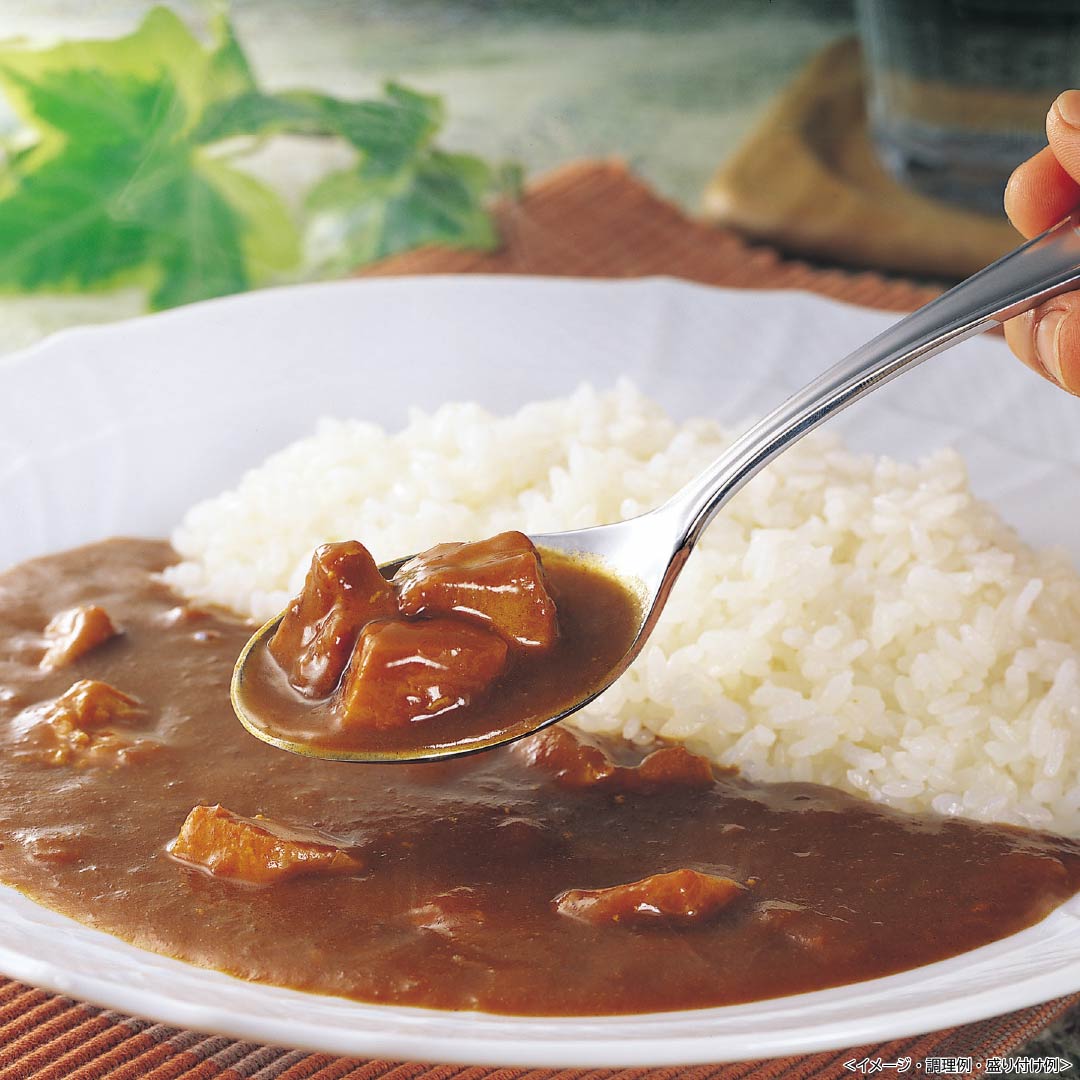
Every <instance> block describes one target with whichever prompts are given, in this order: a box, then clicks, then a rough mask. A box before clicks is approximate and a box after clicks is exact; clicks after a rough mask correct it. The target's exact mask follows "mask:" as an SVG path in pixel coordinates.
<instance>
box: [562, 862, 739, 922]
mask: <svg viewBox="0 0 1080 1080" xmlns="http://www.w3.org/2000/svg"><path fill="white" fill-rule="evenodd" d="M747 891H748V890H747V888H746V886H745V885H742V884H740V883H739V882H737V881H733V880H732V879H731V878H728V877H716V876H714V875H713V874H702V873H699V872H698V871H697V870H674V871H672V872H671V873H670V874H653V875H652V876H651V877H647V878H642V880H641V881H631V882H629V883H628V884H626V885H613V886H612V887H611V888H609V889H567V890H566V892H563V893H560V894H559V895H558V896H556V897H555V899H554V901H553V903H554V905H555V908H556V910H557V911H558V912H559V914H560V915H568V916H570V917H571V918H573V919H581V920H582V921H584V922H589V923H593V924H595V925H598V926H599V925H603V924H606V923H618V924H620V925H624V926H635V925H643V924H649V923H659V922H666V923H672V924H676V925H682V926H688V925H693V924H696V923H704V922H708V921H709V920H710V919H712V918H714V917H715V916H716V915H718V914H719V913H720V912H721V911H724V910H725V909H726V908H728V907H730V906H731V905H732V904H733V903H734V902H735V901H736V900H738V899H739V898H740V897H742V896H743V895H745V894H746V892H747Z"/></svg>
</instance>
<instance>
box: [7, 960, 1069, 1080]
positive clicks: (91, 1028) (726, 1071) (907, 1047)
mask: <svg viewBox="0 0 1080 1080" xmlns="http://www.w3.org/2000/svg"><path fill="white" fill-rule="evenodd" d="M1078 1001H1080V994H1074V995H1072V996H1071V997H1067V998H1058V999H1057V1000H1055V1001H1051V1002H1048V1003H1047V1004H1045V1005H1040V1006H1038V1007H1037V1008H1034V1009H1023V1010H1021V1011H1020V1012H1016V1013H1012V1014H1010V1015H1008V1016H1003V1017H998V1018H996V1019H992V1020H985V1021H983V1022H981V1023H978V1024H969V1025H966V1026H965V1027H958V1028H949V1029H947V1030H945V1031H939V1032H935V1033H933V1034H930V1035H922V1036H917V1037H915V1038H910V1039H896V1040H894V1041H892V1042H888V1043H883V1044H882V1045H880V1046H860V1047H855V1048H853V1049H850V1050H842V1051H830V1052H827V1053H823V1054H810V1055H808V1056H806V1057H800V1058H777V1059H774V1060H771V1061H758V1062H743V1063H740V1064H733V1065H698V1066H678V1067H672V1068H667V1069H590V1070H588V1071H584V1070H565V1069H524V1068H519V1069H511V1068H504V1069H498V1068H487V1067H483V1066H475V1065H473V1066H466V1065H424V1064H420V1063H418V1062H412V1063H409V1062H393V1061H357V1060H354V1059H352V1058H339V1057H331V1056H329V1055H327V1054H308V1053H304V1052H303V1051H300V1050H289V1049H285V1048H280V1047H273V1046H259V1045H257V1044H256V1043H248V1042H239V1041H237V1040H235V1039H229V1038H227V1037H225V1036H222V1035H200V1034H197V1033H196V1032H194V1031H181V1030H179V1029H177V1028H173V1027H168V1026H167V1025H165V1024H155V1023H153V1022H152V1021H149V1020H139V1019H135V1018H133V1017H130V1016H123V1015H121V1014H120V1013H115V1012H112V1011H110V1010H108V1009H99V1008H96V1007H94V1006H92V1005H86V1004H82V1003H80V1002H75V1001H72V1000H71V999H70V998H65V997H58V996H55V995H50V994H48V993H46V992H45V991H44V990H35V989H32V988H30V987H27V986H23V985H22V984H21V983H16V982H11V981H10V980H6V979H0V1080H60V1078H64V1080H135V1078H145V1080H216V1078H223V1080H377V1078H378V1080H450V1078H451V1077H453V1078H456V1080H571V1078H574V1080H608V1078H610V1080H639V1078H646V1077H648V1078H649V1080H669V1078H674V1077H685V1078H686V1080H781V1078H783V1080H838V1078H839V1077H845V1076H854V1075H856V1074H855V1073H853V1072H852V1071H850V1070H848V1069H845V1068H844V1062H845V1061H851V1060H855V1061H863V1060H864V1059H871V1060H878V1059H880V1060H881V1061H887V1062H896V1061H897V1060H898V1059H900V1058H904V1057H907V1058H910V1059H911V1061H912V1066H911V1069H910V1074H911V1075H912V1076H918V1075H920V1074H925V1070H923V1069H921V1068H919V1067H918V1066H917V1063H919V1062H924V1061H925V1060H926V1059H927V1058H928V1057H931V1056H934V1057H972V1058H974V1059H975V1062H982V1061H983V1060H985V1059H986V1058H988V1057H1002V1056H1004V1055H1006V1054H1009V1053H1011V1052H1012V1051H1014V1050H1016V1049H1017V1048H1019V1047H1021V1046H1023V1045H1024V1044H1025V1043H1026V1042H1027V1041H1028V1040H1029V1039H1031V1038H1032V1037H1033V1036H1034V1035H1036V1034H1038V1033H1039V1032H1040V1031H1042V1030H1043V1029H1044V1028H1045V1027H1046V1026H1047V1025H1048V1024H1051V1023H1052V1022H1053V1021H1054V1020H1056V1019H1058V1017H1060V1016H1061V1015H1062V1014H1063V1013H1065V1012H1066V1011H1067V1010H1068V1009H1070V1008H1072V1007H1073V1006H1074V1005H1076V1004H1077V1002H1078ZM283 1034H284V1033H283ZM981 1073H982V1070H981V1069H979V1068H977V1067H976V1068H974V1069H973V1070H972V1071H971V1072H970V1073H969V1072H968V1071H966V1070H964V1071H963V1072H961V1073H959V1074H954V1075H961V1076H967V1075H971V1076H975V1075H981Z"/></svg>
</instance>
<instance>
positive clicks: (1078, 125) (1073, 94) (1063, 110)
mask: <svg viewBox="0 0 1080 1080" xmlns="http://www.w3.org/2000/svg"><path fill="white" fill-rule="evenodd" d="M1054 113H1057V115H1058V117H1059V118H1060V119H1061V121H1062V122H1063V123H1064V124H1065V126H1066V127H1070V128H1072V129H1074V130H1075V131H1076V132H1077V134H1080V90H1064V91H1062V92H1061V93H1060V94H1058V96H1057V97H1056V98H1055V99H1054V104H1053V105H1051V106H1050V111H1049V113H1047V117H1046V121H1047V128H1048V129H1049V126H1050V122H1051V117H1052V116H1053V114H1054ZM1048 134H1049V131H1048Z"/></svg>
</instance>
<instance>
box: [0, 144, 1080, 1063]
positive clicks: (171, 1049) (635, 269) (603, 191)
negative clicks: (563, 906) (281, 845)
mask: <svg viewBox="0 0 1080 1080" xmlns="http://www.w3.org/2000/svg"><path fill="white" fill-rule="evenodd" d="M497 212H498V217H499V224H500V228H501V230H502V234H503V236H504V239H505V243H504V246H503V247H502V248H501V249H500V250H499V251H496V252H491V253H476V252H467V251H443V250H436V249H428V250H423V251H417V252H411V253H409V254H407V255H401V256H397V257H395V258H392V259H389V260H387V261H385V262H384V263H382V264H380V265H378V266H376V267H372V268H367V269H366V270H365V271H363V273H364V274H367V275H375V274H383V275H386V274H425V273H427V274H434V273H440V274H445V273H516V274H551V275H558V276H574V277H608V278H626V277H639V276H647V275H670V276H674V277H680V278H685V279H687V280H690V281H698V282H703V283H706V284H710V285H724V286H728V287H732V288H754V289H805V290H808V291H811V292H816V293H820V294H822V295H824V296H830V297H833V298H835V299H837V300H846V301H848V302H850V303H855V304H863V305H867V306H871V307H877V308H884V309H888V310H895V311H903V310H910V309H912V308H914V307H917V306H919V305H921V304H923V303H925V302H926V301H927V300H930V299H932V298H933V296H934V295H936V293H937V291H938V290H937V289H935V288H932V287H929V286H923V285H917V284H914V283H912V282H909V281H898V280H890V279H888V278H886V277H883V276H881V275H879V274H874V273H861V274H849V273H844V272H841V271H833V270H818V269H815V268H813V267H811V266H809V265H807V264H805V263H800V262H795V261H792V260H787V259H783V258H781V257H780V256H779V255H778V254H777V253H776V252H775V251H773V250H771V249H769V248H764V247H754V246H751V245H749V244H747V243H746V242H745V241H743V240H742V239H740V238H739V237H738V236H737V235H736V234H734V233H732V232H729V231H726V230H724V229H719V228H713V227H709V226H704V225H701V224H698V223H695V222H693V221H691V220H689V219H688V218H686V217H685V216H684V215H683V214H682V213H680V212H679V211H678V210H677V209H675V208H674V207H673V206H671V205H670V204H668V203H666V202H664V201H663V200H661V199H659V198H658V197H657V196H656V195H655V194H654V193H653V192H652V191H650V190H649V188H647V187H646V186H645V185H644V184H642V183H641V182H640V181H638V180H636V179H635V178H634V177H633V176H632V175H631V174H630V173H629V172H628V171H627V169H626V168H625V166H623V165H622V164H620V163H618V162H586V163H582V164H577V165H572V166H568V167H567V168H564V169H561V170H559V171H558V172H556V173H554V174H552V175H550V176H548V177H546V178H545V179H543V180H541V181H540V182H539V183H537V184H535V185H534V186H533V187H532V188H530V190H529V192H528V193H527V195H526V196H525V198H524V199H522V200H521V201H520V202H515V203H511V204H505V205H503V206H501V207H500V208H498V211H497ZM1078 1003H1080V994H1078V995H1074V996H1072V997H1068V998H1061V999H1058V1000H1056V1001H1051V1002H1049V1003H1047V1004H1045V1005H1041V1006H1038V1007H1036V1008H1031V1009H1023V1010H1021V1011H1020V1012H1016V1013H1012V1014H1010V1015H1008V1016H1003V1017H998V1018H996V1019H993V1020H986V1021H983V1022H981V1023H977V1024H970V1025H967V1026H965V1027H959V1028H951V1029H949V1030H946V1031H939V1032H935V1033H933V1034H929V1035H923V1036H919V1037H916V1038H911V1039H900V1040H896V1041H893V1042H889V1043H886V1044H884V1045H881V1046H863V1047H857V1048H853V1049H849V1050H845V1051H842V1052H839V1051H838V1052H831V1053H824V1054H812V1055H808V1056H805V1057H800V1058H782V1059H776V1060H772V1061H762V1062H744V1063H742V1064H739V1065H710V1066H701V1067H697V1068H669V1069H656V1070H641V1069H619V1070H589V1071H588V1072H584V1071H573V1070H550V1069H534V1070H529V1069H490V1068H485V1067H465V1066H457V1065H424V1064H419V1063H402V1062H387V1061H355V1060H352V1059H349V1058H337V1057H330V1056H327V1055H324V1054H309V1053H305V1052H303V1051H299V1050H291V1049H282V1048H279V1047H271V1046H258V1045H255V1044H252V1043H246V1042H239V1041H236V1040H233V1039H229V1038H226V1037H224V1036H216V1035H205V1034H200V1033H198V1032H193V1031H181V1030H178V1029H176V1028H171V1027H168V1026H166V1025H164V1024H157V1023H154V1022H153V1021H151V1020H143V1019H138V1018H135V1017H131V1016H125V1015H121V1014H119V1013H116V1012H112V1011H111V1010H107V1009H100V1008H97V1007H94V1006H91V1005H87V1004H85V1003H80V1002H76V1001H72V1000H71V999H69V998H66V997H62V996H59V995H55V994H50V993H48V992H46V991H44V990H40V989H34V988H32V987H27V986H23V985H21V984H19V983H16V982H12V981H10V980H5V979H2V978H0V1080H60V1078H64V1080H103V1078H107V1080H136V1078H139V1080H142V1078H146V1080H216V1078H226V1080H241V1078H243V1080H390V1078H392V1080H450V1078H451V1077H454V1078H457V1080H554V1078H558V1080H571V1078H573V1080H586V1078H587V1080H608V1078H611V1080H615V1078H618V1080H638V1078H642V1077H650V1078H652V1080H669V1078H674V1077H686V1078H688V1080H735V1078H741V1080H779V1078H781V1077H783V1078H785V1080H787V1078H791V1080H819V1078H820V1080H825V1078H829V1080H837V1078H839V1077H845V1076H853V1075H857V1072H853V1071H852V1070H851V1069H850V1068H845V1066H844V1063H845V1062H864V1063H869V1064H867V1065H865V1066H864V1071H866V1070H869V1071H870V1072H874V1071H881V1070H882V1069H885V1068H886V1066H885V1065H884V1064H882V1065H880V1066H878V1067H877V1069H875V1067H874V1065H873V1063H874V1062H881V1063H892V1068H891V1069H889V1070H887V1071H889V1072H896V1071H897V1069H896V1064H895V1063H896V1062H898V1061H902V1060H903V1059H905V1058H910V1059H911V1065H910V1069H909V1072H910V1074H911V1075H920V1074H922V1075H926V1074H927V1070H925V1069H922V1068H920V1067H919V1065H920V1063H922V1062H925V1061H926V1059H928V1058H931V1057H937V1058H942V1059H955V1058H965V1057H971V1058H973V1059H974V1062H976V1063H978V1062H981V1061H983V1060H985V1059H987V1058H992V1057H1000V1056H1003V1055H1006V1054H1009V1053H1011V1052H1012V1051H1014V1050H1016V1049H1018V1048H1019V1047H1021V1046H1023V1045H1024V1044H1025V1043H1027V1042H1028V1041H1029V1040H1030V1039H1031V1038H1032V1037H1033V1036H1034V1035H1036V1034H1038V1033H1039V1032H1040V1031H1042V1030H1044V1029H1045V1028H1046V1027H1047V1026H1048V1025H1049V1024H1051V1023H1052V1022H1053V1021H1054V1020H1056V1019H1058V1018H1059V1017H1060V1016H1062V1015H1063V1014H1064V1013H1065V1012H1066V1011H1068V1010H1069V1009H1070V1008H1072V1007H1074V1006H1075V1005H1077V1004H1078ZM287 1039H288V1031H287V1030H283V1031H282V1040H283V1041H287ZM950 1075H953V1076H958V1075H959V1076H964V1075H972V1076H981V1075H984V1070H982V1069H978V1068H973V1070H972V1071H971V1072H970V1074H969V1073H968V1072H967V1071H966V1070H956V1069H955V1068H954V1069H953V1071H952V1072H951V1074H950Z"/></svg>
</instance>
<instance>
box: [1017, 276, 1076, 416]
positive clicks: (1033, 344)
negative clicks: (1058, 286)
mask: <svg viewBox="0 0 1080 1080" xmlns="http://www.w3.org/2000/svg"><path fill="white" fill-rule="evenodd" d="M1005 340H1006V341H1008V343H1009V347H1010V348H1011V349H1012V351H1013V352H1014V353H1016V355H1017V356H1018V357H1019V358H1020V359H1021V360H1023V362H1024V363H1025V364H1027V365H1028V367H1030V368H1033V369H1034V370H1035V371H1037V372H1038V373H1039V374H1040V375H1042V376H1044V377H1045V378H1048V379H1050V381H1051V382H1055V383H1057V384H1058V386H1061V387H1063V388H1064V389H1066V390H1068V391H1069V392H1070V393H1073V394H1076V395H1078V396H1080V294H1078V293H1066V294H1065V295H1064V296H1058V297H1055V298H1054V299H1053V300H1048V301H1047V302H1046V303H1045V304H1043V305H1042V306H1041V307H1038V308H1036V309H1035V310H1034V311H1027V312H1025V313H1024V314H1023V315H1018V316H1017V317H1016V318H1015V319H1010V320H1009V321H1008V322H1007V323H1006V324H1005Z"/></svg>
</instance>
